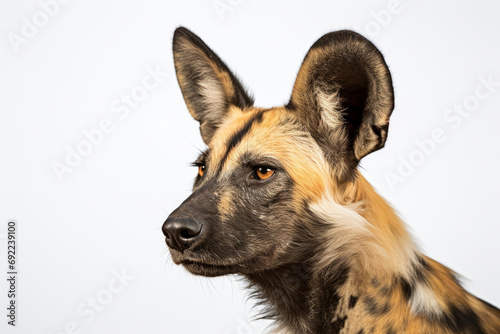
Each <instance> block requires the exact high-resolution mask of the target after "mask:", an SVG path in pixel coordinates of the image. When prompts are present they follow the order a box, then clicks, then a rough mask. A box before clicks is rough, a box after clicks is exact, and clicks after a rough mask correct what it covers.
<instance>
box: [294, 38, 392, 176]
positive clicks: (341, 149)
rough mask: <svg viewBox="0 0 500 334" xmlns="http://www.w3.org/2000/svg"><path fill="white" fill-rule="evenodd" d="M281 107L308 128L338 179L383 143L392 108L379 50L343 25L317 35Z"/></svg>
mask: <svg viewBox="0 0 500 334" xmlns="http://www.w3.org/2000/svg"><path fill="white" fill-rule="evenodd" d="M287 107H288V108H289V109H290V110H291V111H293V112H296V113H297V114H298V115H299V117H300V118H301V119H302V121H303V122H304V123H305V125H306V127H307V128H308V129H309V131H310V132H311V134H312V135H313V137H314V138H315V140H316V141H317V142H318V144H319V145H320V147H321V148H322V149H323V150H324V152H325V156H326V157H327V159H328V160H329V161H330V162H331V163H332V164H333V167H334V171H335V173H336V175H337V177H338V178H339V179H340V180H349V179H352V178H353V177H354V176H355V175H356V166H357V164H358V162H359V160H360V159H361V158H362V157H364V156H365V155H367V154H368V153H370V152H373V151H376V150H378V149H380V148H382V147H383V146H384V143H385V140H386V138H387V130H388V126H389V117H390V115H391V113H392V110H393V109H394V92H393V88H392V80H391V75H390V73H389V69H388V68H387V65H386V63H385V61H384V58H383V56H382V54H381V53H380V51H379V50H378V49H377V48H376V47H375V46H374V45H373V44H372V43H371V42H370V41H368V40H367V39H366V38H364V37H363V36H361V35H359V34H357V33H355V32H353V31H348V30H343V31H336V32H332V33H329V34H326V35H324V36H323V37H321V38H320V39H319V40H318V41H317V42H316V43H314V44H313V46H312V47H311V49H310V50H309V51H308V53H307V55H306V57H305V59H304V61H303V63H302V66H301V68H300V70H299V73H298V75H297V80H296V81H295V84H294V87H293V92H292V96H291V99H290V102H289V103H288V105H287Z"/></svg>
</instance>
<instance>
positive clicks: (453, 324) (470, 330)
mask: <svg viewBox="0 0 500 334" xmlns="http://www.w3.org/2000/svg"><path fill="white" fill-rule="evenodd" d="M442 321H443V322H444V324H445V325H446V326H447V327H448V328H450V329H451V330H453V331H456V332H457V333H464V334H486V332H485V331H484V330H483V328H482V326H481V320H480V319H479V317H478V316H477V314H476V313H474V311H473V310H471V309H468V308H459V307H457V306H455V305H451V306H450V311H449V313H448V314H447V315H446V316H445V317H444V318H443V320H442Z"/></svg>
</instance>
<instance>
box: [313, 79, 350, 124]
mask: <svg viewBox="0 0 500 334" xmlns="http://www.w3.org/2000/svg"><path fill="white" fill-rule="evenodd" d="M315 94H316V101H317V102H318V105H319V107H320V109H321V119H322V120H323V122H325V124H326V125H328V127H330V128H332V129H336V128H338V127H340V126H342V125H343V124H344V119H343V117H342V111H343V108H342V104H341V103H340V97H339V94H338V92H335V93H332V94H328V93H325V92H324V91H323V90H321V89H320V88H316V89H315Z"/></svg>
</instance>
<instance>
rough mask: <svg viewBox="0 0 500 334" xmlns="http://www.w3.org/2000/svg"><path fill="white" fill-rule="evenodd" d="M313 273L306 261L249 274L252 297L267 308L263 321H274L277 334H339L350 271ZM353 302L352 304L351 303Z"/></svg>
mask: <svg viewBox="0 0 500 334" xmlns="http://www.w3.org/2000/svg"><path fill="white" fill-rule="evenodd" d="M326 274H327V272H326V271H325V272H324V273H314V272H312V271H310V265H309V264H308V263H307V261H304V262H303V263H298V264H293V265H290V266H284V267H281V268H277V269H273V270H268V271H264V272H259V273H257V274H252V275H247V278H248V279H249V281H250V284H251V286H252V288H253V291H254V293H253V295H252V296H253V297H257V298H258V299H259V300H260V303H259V304H262V306H265V309H264V310H263V313H262V318H270V319H275V320H276V321H277V323H276V325H277V327H276V331H277V332H278V333H301V334H302V333H304V334H305V333H336V332H337V330H336V329H337V328H338V329H341V328H342V327H343V326H344V321H345V310H346V308H347V307H348V304H349V295H348V294H349V293H350V292H349V291H348V289H346V288H345V287H346V285H348V282H347V281H348V278H349V271H348V269H347V268H338V269H337V270H336V274H335V275H333V276H332V275H326ZM351 303H352V301H351Z"/></svg>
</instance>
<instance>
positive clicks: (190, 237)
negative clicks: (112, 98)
mask: <svg viewBox="0 0 500 334" xmlns="http://www.w3.org/2000/svg"><path fill="white" fill-rule="evenodd" d="M202 227H203V224H200V223H198V222H197V221H196V220H195V219H193V218H189V217H186V218H178V217H172V218H171V217H169V218H168V219H167V220H166V221H165V223H164V224H163V226H162V228H161V229H162V231H163V234H165V237H166V241H167V245H168V247H170V248H174V249H177V250H179V251H181V252H183V251H184V250H185V249H188V248H189V247H190V246H191V245H192V244H193V243H194V242H195V241H196V240H197V239H199V237H200V236H201V230H202Z"/></svg>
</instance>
